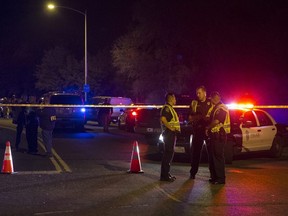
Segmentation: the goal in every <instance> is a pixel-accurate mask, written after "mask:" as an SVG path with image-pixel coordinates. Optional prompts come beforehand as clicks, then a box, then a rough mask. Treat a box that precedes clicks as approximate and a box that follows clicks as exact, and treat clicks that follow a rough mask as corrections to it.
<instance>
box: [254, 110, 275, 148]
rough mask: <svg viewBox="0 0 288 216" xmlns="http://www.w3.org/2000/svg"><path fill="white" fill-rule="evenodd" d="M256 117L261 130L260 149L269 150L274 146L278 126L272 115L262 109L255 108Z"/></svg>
mask: <svg viewBox="0 0 288 216" xmlns="http://www.w3.org/2000/svg"><path fill="white" fill-rule="evenodd" d="M254 112H255V114H256V118H257V119H258V122H259V128H258V131H260V145H259V150H269V149H270V148H271V146H272V143H273V140H274V137H275V135H276V133H277V128H276V126H275V122H274V121H273V119H272V117H271V116H269V115H268V114H267V113H266V112H264V111H262V110H255V111H254Z"/></svg>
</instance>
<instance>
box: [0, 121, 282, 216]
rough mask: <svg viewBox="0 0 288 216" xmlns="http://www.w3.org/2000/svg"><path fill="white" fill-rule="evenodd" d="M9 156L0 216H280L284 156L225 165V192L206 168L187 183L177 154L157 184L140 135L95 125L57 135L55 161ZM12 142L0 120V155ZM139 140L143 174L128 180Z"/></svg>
mask: <svg viewBox="0 0 288 216" xmlns="http://www.w3.org/2000/svg"><path fill="white" fill-rule="evenodd" d="M22 138H23V142H22V143H21V148H22V152H15V151H14V150H13V149H12V157H13V164H14V171H15V173H14V174H2V175H0V191H1V192H0V194H1V195H0V215H1V216H2V215H64V216H65V215H84V216H86V215H87V216H88V215H91V216H92V215H93V216H94V215H109V216H110V215H117V216H119V215H120V216H121V215H133V216H134V215H140V216H142V215H143V216H144V215H145V216H146V215H152V216H158V215H163V216H164V215H165V216H167V215H261V216H263V215H286V214H287V210H288V205H287V204H288V201H287V198H288V193H287V190H288V184H287V179H288V166H287V165H288V152H287V149H285V153H284V155H283V157H281V158H279V159H274V158H269V157H268V156H267V155H265V154H254V155H249V156H241V157H238V158H236V160H235V161H234V162H233V164H232V165H227V167H226V176H227V183H226V184H225V185H211V184H209V183H208V178H209V171H208V168H207V163H206V162H205V161H204V162H203V163H201V167H200V170H199V173H198V175H197V176H196V179H195V180H190V179H188V177H189V169H190V167H189V163H187V157H185V156H183V155H176V156H175V160H174V162H173V164H172V170H171V171H172V173H173V174H174V175H175V176H176V177H177V180H176V181H175V182H173V183H163V182H160V181H159V171H160V159H161V157H160V155H159V154H157V148H156V146H155V145H150V144H148V143H147V141H146V140H145V138H144V137H143V136H141V135H138V134H131V133H128V132H125V131H119V130H118V129H117V128H116V127H112V128H111V130H110V133H109V134H107V133H103V132H102V129H101V128H99V127H96V126H95V125H93V124H89V125H87V126H86V131H85V132H83V133H75V132H73V131H69V130H65V131H56V132H55V133H54V151H53V155H54V157H53V158H52V159H50V158H46V157H44V151H43V149H42V147H41V145H42V144H41V139H40V138H39V150H40V151H39V154H38V155H29V154H27V153H25V151H24V150H25V148H26V142H25V136H24V135H23V137H22ZM7 140H9V141H10V142H11V144H12V145H13V144H14V141H15V126H14V125H12V124H11V120H0V153H1V154H3V155H4V151H5V142H6V141H7ZM134 141H137V142H138V144H139V149H140V158H141V161H140V162H141V165H142V169H143V170H144V173H143V174H128V173H127V172H126V171H127V170H128V169H129V168H130V160H131V154H132V149H133V142H134Z"/></svg>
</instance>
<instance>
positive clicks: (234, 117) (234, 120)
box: [229, 110, 243, 125]
mask: <svg viewBox="0 0 288 216" xmlns="http://www.w3.org/2000/svg"><path fill="white" fill-rule="evenodd" d="M229 113H230V121H231V125H239V124H240V123H241V120H240V119H241V116H242V115H243V111H242V110H229Z"/></svg>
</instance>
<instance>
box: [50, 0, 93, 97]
mask: <svg viewBox="0 0 288 216" xmlns="http://www.w3.org/2000/svg"><path fill="white" fill-rule="evenodd" d="M47 7H48V9H49V10H53V9H55V8H64V9H67V10H71V11H74V12H76V13H79V14H81V15H83V16H84V20H85V30H84V31H85V33H84V64H85V71H84V86H83V90H84V94H85V102H86V101H87V92H89V85H88V84H87V71H88V62H87V11H86V10H85V12H82V11H79V10H76V9H74V8H70V7H65V6H59V5H54V4H48V5H47Z"/></svg>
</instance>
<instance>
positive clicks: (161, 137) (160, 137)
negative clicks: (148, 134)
mask: <svg viewBox="0 0 288 216" xmlns="http://www.w3.org/2000/svg"><path fill="white" fill-rule="evenodd" d="M159 141H160V142H164V137H163V135H162V134H160V136H159Z"/></svg>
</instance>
